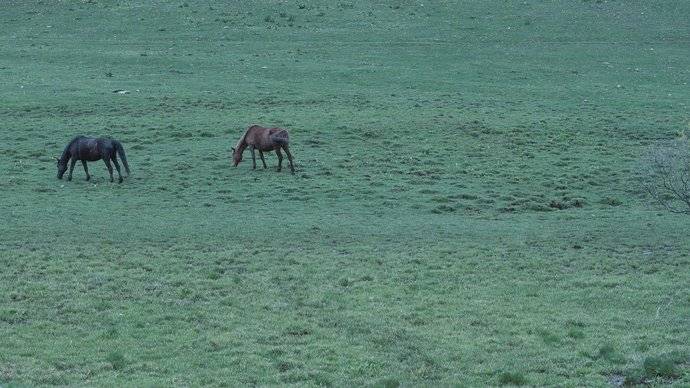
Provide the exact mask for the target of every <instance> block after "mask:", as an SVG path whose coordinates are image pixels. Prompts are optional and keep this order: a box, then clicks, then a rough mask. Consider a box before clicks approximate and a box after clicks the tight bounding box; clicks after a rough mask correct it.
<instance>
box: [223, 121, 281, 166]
mask: <svg viewBox="0 0 690 388" xmlns="http://www.w3.org/2000/svg"><path fill="white" fill-rule="evenodd" d="M289 143H290V138H289V136H288V131H287V130H286V129H282V128H264V127H261V126H258V125H252V126H251V127H249V128H248V129H247V131H246V132H245V133H244V135H243V136H242V138H240V140H239V141H238V142H237V145H236V146H235V147H233V148H232V161H233V162H234V165H235V167H237V165H238V164H240V162H241V161H242V153H243V152H244V149H245V148H249V150H250V151H252V163H253V166H252V168H253V169H256V155H255V154H254V150H258V151H259V157H261V162H262V163H263V164H264V168H266V161H265V160H264V151H267V152H270V151H275V152H276V154H277V155H278V171H280V170H281V169H282V167H283V154H282V153H281V152H280V149H281V148H282V149H283V150H284V151H285V154H287V157H288V161H289V162H290V171H291V172H292V173H293V174H294V173H295V167H294V166H293V165H292V154H290V148H289V147H288V144H289Z"/></svg>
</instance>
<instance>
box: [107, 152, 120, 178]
mask: <svg viewBox="0 0 690 388" xmlns="http://www.w3.org/2000/svg"><path fill="white" fill-rule="evenodd" d="M110 158H111V159H112V160H113V164H114V165H115V169H116V170H117V176H118V179H117V183H122V173H121V172H120V163H118V162H117V157H116V156H115V153H114V152H113V156H111V157H110Z"/></svg>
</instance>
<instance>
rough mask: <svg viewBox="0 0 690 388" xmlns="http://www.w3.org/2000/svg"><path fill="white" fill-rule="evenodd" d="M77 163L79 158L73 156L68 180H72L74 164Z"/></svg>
mask: <svg viewBox="0 0 690 388" xmlns="http://www.w3.org/2000/svg"><path fill="white" fill-rule="evenodd" d="M76 163H77V159H75V158H72V160H71V161H70V164H69V175H67V180H68V181H71V180H72V171H74V165H75V164H76Z"/></svg>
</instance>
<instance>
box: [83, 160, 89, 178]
mask: <svg viewBox="0 0 690 388" xmlns="http://www.w3.org/2000/svg"><path fill="white" fill-rule="evenodd" d="M81 164H82V166H84V172H85V173H86V180H87V181H88V180H91V175H89V167H88V166H87V165H86V160H82V161H81Z"/></svg>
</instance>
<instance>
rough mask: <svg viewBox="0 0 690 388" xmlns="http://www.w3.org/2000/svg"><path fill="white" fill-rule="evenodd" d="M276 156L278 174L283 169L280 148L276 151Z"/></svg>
mask: <svg viewBox="0 0 690 388" xmlns="http://www.w3.org/2000/svg"><path fill="white" fill-rule="evenodd" d="M276 155H278V172H280V170H282V169H283V153H282V152H280V148H277V149H276Z"/></svg>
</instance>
